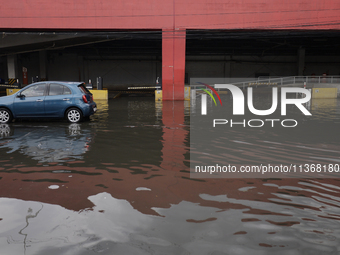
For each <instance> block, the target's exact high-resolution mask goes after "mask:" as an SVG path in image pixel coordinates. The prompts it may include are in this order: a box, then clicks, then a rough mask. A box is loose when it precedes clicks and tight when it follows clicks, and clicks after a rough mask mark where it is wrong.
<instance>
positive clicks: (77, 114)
mask: <svg viewBox="0 0 340 255" xmlns="http://www.w3.org/2000/svg"><path fill="white" fill-rule="evenodd" d="M66 118H67V120H68V121H69V122H72V123H78V122H80V121H81V120H82V119H83V114H82V112H81V110H79V109H77V108H71V109H68V110H67V112H66Z"/></svg>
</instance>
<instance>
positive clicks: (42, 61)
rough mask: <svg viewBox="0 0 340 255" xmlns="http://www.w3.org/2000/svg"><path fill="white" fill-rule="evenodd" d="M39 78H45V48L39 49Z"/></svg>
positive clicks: (42, 79)
mask: <svg viewBox="0 0 340 255" xmlns="http://www.w3.org/2000/svg"><path fill="white" fill-rule="evenodd" d="M39 65H40V80H41V81H46V80H47V54H46V50H42V51H39Z"/></svg>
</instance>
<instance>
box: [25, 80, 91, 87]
mask: <svg viewBox="0 0 340 255" xmlns="http://www.w3.org/2000/svg"><path fill="white" fill-rule="evenodd" d="M39 83H58V84H63V85H71V86H72V85H73V86H79V85H80V84H85V83H84V82H79V81H78V82H75V81H39V82H34V83H32V84H39ZM32 84H30V85H32Z"/></svg>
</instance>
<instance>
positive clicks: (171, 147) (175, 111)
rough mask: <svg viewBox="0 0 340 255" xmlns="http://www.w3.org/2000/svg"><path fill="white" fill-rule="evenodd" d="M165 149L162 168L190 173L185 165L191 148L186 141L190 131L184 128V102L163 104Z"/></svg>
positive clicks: (163, 150)
mask: <svg viewBox="0 0 340 255" xmlns="http://www.w3.org/2000/svg"><path fill="white" fill-rule="evenodd" d="M162 122H163V136H162V138H163V141H162V142H163V148H162V154H163V155H162V158H163V160H162V163H161V165H160V167H161V168H163V169H165V170H169V171H174V172H180V171H181V170H187V171H189V169H188V167H187V166H186V165H185V164H184V161H185V154H186V153H187V152H188V150H189V148H187V147H186V145H185V141H186V140H187V138H188V135H189V131H188V130H186V129H185V128H184V101H172V102H169V101H167V102H163V108H162Z"/></svg>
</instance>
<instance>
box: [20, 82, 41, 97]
mask: <svg viewBox="0 0 340 255" xmlns="http://www.w3.org/2000/svg"><path fill="white" fill-rule="evenodd" d="M45 88H46V84H38V85H34V86H32V87H29V88H27V89H25V90H24V91H22V92H21V95H23V96H25V97H40V96H44V95H45Z"/></svg>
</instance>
